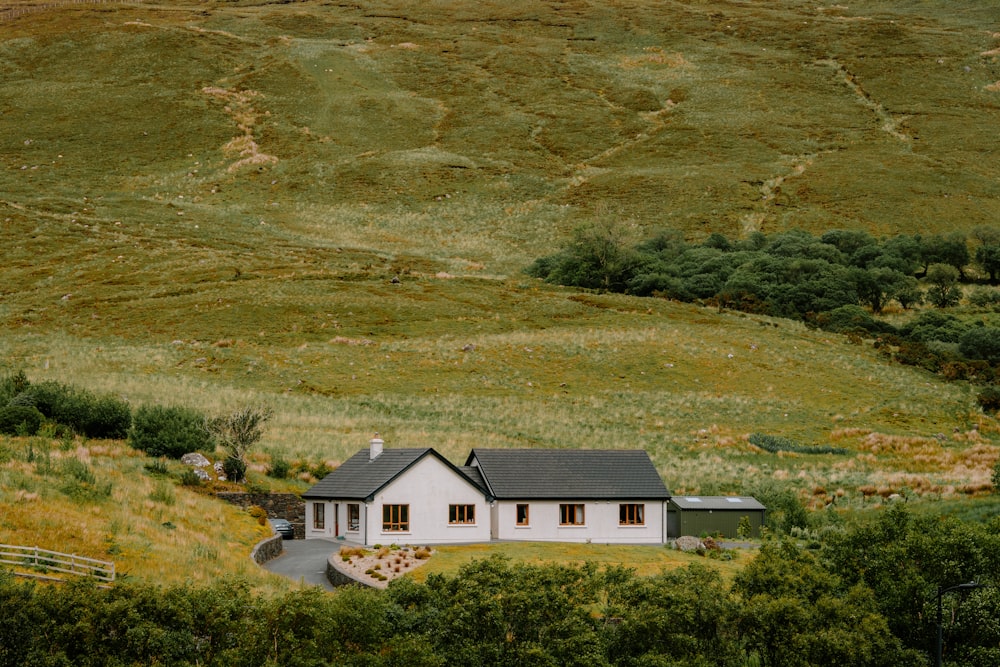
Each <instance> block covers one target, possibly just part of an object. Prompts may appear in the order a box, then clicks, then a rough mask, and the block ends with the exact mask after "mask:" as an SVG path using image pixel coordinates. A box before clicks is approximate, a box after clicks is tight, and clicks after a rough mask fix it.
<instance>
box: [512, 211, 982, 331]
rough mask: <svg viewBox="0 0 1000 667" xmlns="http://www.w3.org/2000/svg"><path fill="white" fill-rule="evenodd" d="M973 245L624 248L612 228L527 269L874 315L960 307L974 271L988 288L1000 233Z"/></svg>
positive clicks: (768, 238) (594, 230)
mask: <svg viewBox="0 0 1000 667" xmlns="http://www.w3.org/2000/svg"><path fill="white" fill-rule="evenodd" d="M973 238H974V239H975V243H976V248H975V251H974V252H970V250H969V239H968V238H967V237H966V236H965V235H964V234H962V233H960V232H955V233H952V234H948V235H940V234H937V235H930V236H922V235H919V234H917V235H907V234H900V235H898V236H894V237H891V238H886V239H876V238H875V237H873V236H872V235H870V234H868V233H867V232H864V231H859V230H831V231H828V232H826V233H824V234H822V235H821V236H814V235H813V234H810V233H809V232H805V231H798V230H793V231H788V232H782V233H778V234H771V235H766V234H763V233H761V232H755V233H753V234H751V235H750V236H749V237H748V238H746V239H744V240H732V239H729V238H726V237H725V236H723V235H722V234H717V233H716V234H712V235H711V236H709V237H708V238H707V239H706V240H705V241H704V242H702V243H689V242H687V241H686V240H685V239H684V237H683V236H682V235H681V234H680V233H679V232H675V231H663V232H660V233H658V234H656V235H654V236H653V237H651V238H649V239H646V240H643V241H641V242H639V243H637V244H634V245H629V244H628V242H627V241H626V240H625V238H624V236H623V235H622V233H621V232H620V231H619V229H618V228H616V227H614V226H613V225H608V224H598V225H594V226H590V227H585V228H581V229H578V230H577V231H576V232H575V234H574V236H573V237H572V239H571V240H570V241H569V243H568V244H567V245H566V246H565V247H564V248H563V249H562V250H560V251H559V252H557V253H555V254H553V255H549V256H546V257H542V258H540V259H538V260H536V261H535V262H534V263H533V264H532V265H531V266H530V267H528V268H527V272H528V273H529V274H530V275H533V276H536V277H539V278H542V279H544V280H546V281H548V282H552V283H556V284H560V285H569V286H576V287H586V288H591V289H601V290H607V291H611V292H621V293H627V294H634V295H636V296H664V297H667V298H672V299H677V300H680V301H704V302H706V303H709V304H713V305H716V304H717V305H720V306H723V307H727V308H735V309H739V310H743V311H747V312H758V313H763V314H768V315H774V316H778V317H794V318H798V319H805V318H806V316H807V315H808V314H810V313H821V312H827V311H831V310H834V309H835V308H838V307H840V306H846V305H861V306H867V307H869V308H870V309H871V310H872V312H874V313H876V314H878V313H880V312H882V310H883V309H884V308H885V307H886V305H888V304H889V302H891V301H896V302H897V303H899V304H900V305H901V306H902V307H903V308H910V307H911V306H914V305H917V304H919V303H922V302H924V301H925V300H926V301H928V302H930V303H932V304H934V305H936V306H939V307H948V306H951V305H955V304H956V303H958V300H959V299H960V298H961V294H962V292H961V290H960V289H959V287H958V286H959V284H960V283H961V282H965V281H968V280H969V279H970V274H969V270H970V269H971V268H973V267H975V268H977V269H978V271H979V273H980V275H981V276H982V277H983V278H984V279H985V281H986V282H988V283H989V284H991V285H996V284H997V282H998V275H1000V228H994V227H979V228H977V229H976V231H975V232H974V234H973Z"/></svg>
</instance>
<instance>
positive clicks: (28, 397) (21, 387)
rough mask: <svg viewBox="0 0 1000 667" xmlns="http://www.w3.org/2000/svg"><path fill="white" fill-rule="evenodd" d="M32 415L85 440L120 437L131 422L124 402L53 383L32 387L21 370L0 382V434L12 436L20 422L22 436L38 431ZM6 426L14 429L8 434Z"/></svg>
mask: <svg viewBox="0 0 1000 667" xmlns="http://www.w3.org/2000/svg"><path fill="white" fill-rule="evenodd" d="M36 413H37V414H41V415H42V417H43V418H44V419H45V420H48V421H49V422H52V423H53V424H56V425H59V426H63V427H66V428H69V429H71V430H72V431H73V432H75V433H78V434H80V435H84V436H87V437H89V438H124V437H125V435H126V434H127V433H128V429H129V426H130V425H131V423H132V409H131V408H130V407H129V404H128V402H127V401H125V400H122V399H120V398H117V397H115V396H110V395H103V396H98V395H96V394H94V393H92V392H90V391H87V390H85V389H80V388H79V387H73V386H70V385H66V384H62V383H60V382H54V381H47V382H39V383H35V384H33V383H31V382H30V381H29V380H28V378H27V376H26V375H25V374H24V371H18V372H17V373H14V374H12V375H9V376H7V377H5V378H3V380H0V432H3V433H12V434H13V433H16V432H17V431H16V429H17V428H19V427H20V425H21V424H22V423H24V424H25V425H26V427H27V431H25V433H26V434H32V433H34V432H36V431H38V427H39V425H40V423H41V422H40V421H38V420H37V414H36ZM8 424H13V427H12V428H14V429H15V430H14V431H10V430H9V429H8V426H7V425H8Z"/></svg>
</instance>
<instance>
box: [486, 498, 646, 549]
mask: <svg viewBox="0 0 1000 667" xmlns="http://www.w3.org/2000/svg"><path fill="white" fill-rule="evenodd" d="M625 502H627V503H629V504H636V503H639V504H642V505H643V515H644V516H643V519H644V521H643V525H641V526H632V525H628V526H623V525H620V523H619V517H620V514H619V507H618V506H619V505H620V504H622V502H620V501H617V500H612V501H607V500H598V501H594V500H590V501H587V500H556V501H549V500H544V501H540V500H521V501H516V500H503V501H496V503H495V506H496V507H495V510H494V521H495V525H494V526H493V533H494V536H495V538H496V539H501V540H520V541H533V542H588V541H590V542H597V543H600V544H663V542H664V537H663V536H664V517H665V514H664V509H663V507H664V502H663V501H662V500H630V501H625ZM562 504H574V505H575V504H582V505H583V506H584V523H583V525H582V526H567V525H560V524H559V506H560V505H562ZM517 505H528V525H527V526H518V525H517Z"/></svg>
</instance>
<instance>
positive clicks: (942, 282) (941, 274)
mask: <svg viewBox="0 0 1000 667" xmlns="http://www.w3.org/2000/svg"><path fill="white" fill-rule="evenodd" d="M958 279H959V272H958V269H956V268H955V267H954V266H951V265H950V264H931V265H930V266H929V267H928V268H927V282H928V283H930V287H929V288H928V290H927V297H928V299H930V302H931V303H933V304H934V305H935V306H937V307H938V308H948V307H949V306H955V305H957V304H958V302H959V301H960V300H961V298H962V288H961V287H960V286H959V284H958Z"/></svg>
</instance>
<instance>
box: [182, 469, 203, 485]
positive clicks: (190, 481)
mask: <svg viewBox="0 0 1000 667" xmlns="http://www.w3.org/2000/svg"><path fill="white" fill-rule="evenodd" d="M180 481H181V485H182V486H201V477H198V473H196V472H195V471H194V470H192V469H190V468H188V469H187V470H185V471H184V472H182V473H181V479H180Z"/></svg>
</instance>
